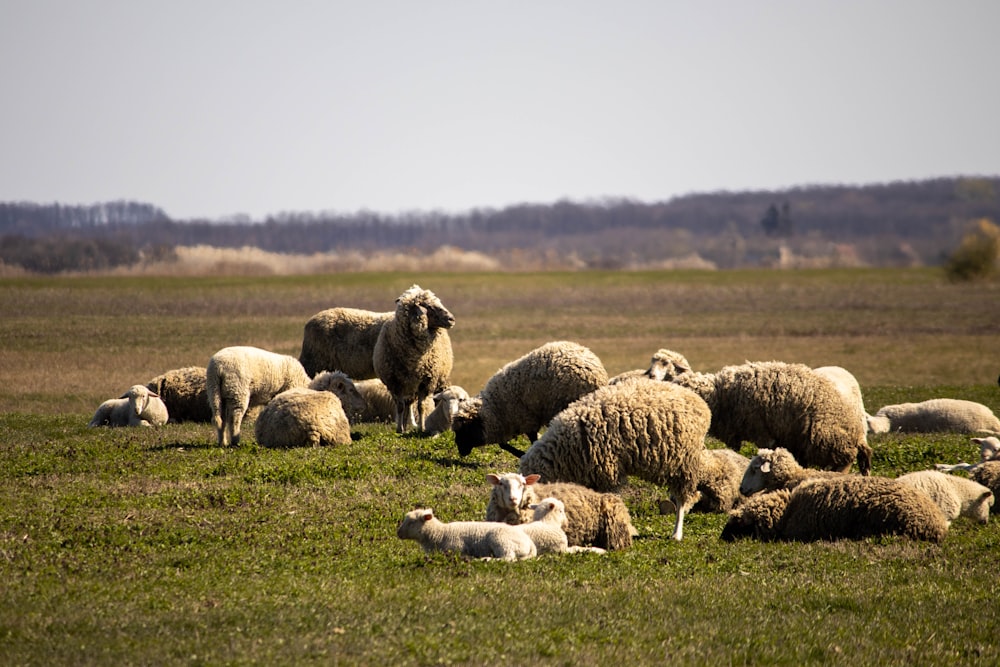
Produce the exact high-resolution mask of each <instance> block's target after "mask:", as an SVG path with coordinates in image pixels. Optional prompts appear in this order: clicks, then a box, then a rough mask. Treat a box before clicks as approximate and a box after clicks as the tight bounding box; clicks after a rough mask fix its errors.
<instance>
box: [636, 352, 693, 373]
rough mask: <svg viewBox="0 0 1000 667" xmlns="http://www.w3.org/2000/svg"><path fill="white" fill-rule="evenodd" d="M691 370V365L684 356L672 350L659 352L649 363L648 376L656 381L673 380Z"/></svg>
mask: <svg viewBox="0 0 1000 667" xmlns="http://www.w3.org/2000/svg"><path fill="white" fill-rule="evenodd" d="M690 370H691V364H689V363H688V360H687V359H685V358H684V356H683V355H681V354H679V353H677V352H674V351H672V350H657V351H656V354H654V355H653V358H652V359H651V360H650V362H649V370H648V371H646V375H648V376H649V377H650V378H652V379H654V380H660V381H663V380H673V379H674V378H675V377H677V376H678V375H681V374H683V373H687V372H688V371H690Z"/></svg>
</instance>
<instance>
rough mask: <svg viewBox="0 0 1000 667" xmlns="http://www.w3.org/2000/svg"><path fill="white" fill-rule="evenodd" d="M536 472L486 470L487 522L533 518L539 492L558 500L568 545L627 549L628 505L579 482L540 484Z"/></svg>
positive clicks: (629, 533) (631, 532)
mask: <svg viewBox="0 0 1000 667" xmlns="http://www.w3.org/2000/svg"><path fill="white" fill-rule="evenodd" d="M539 478H540V475H527V476H521V475H519V474H518V473H516V472H509V473H503V474H500V475H497V474H493V473H490V474H488V475H486V479H487V481H488V482H490V484H491V485H492V486H493V489H492V491H490V500H489V503H488V504H487V505H486V520H487V521H502V522H504V523H509V524H511V525H518V524H524V523H527V522H529V521H531V520H532V519H533V516H534V513H533V511H532V508H531V506H532V505H533V504H535V503H537V502H538V496H539V495H542V496H543V497H544V496H548V497H553V498H557V499H559V500H560V501H562V503H563V505H564V511H565V512H566V525H564V526H563V530H564V531H565V532H566V538H567V540H568V541H569V544H570V545H571V546H590V545H593V546H596V547H601V548H603V549H608V550H619V549H627V548H629V547H631V546H632V538H633V537H634V536H635V535H637V534H638V533H637V531H636V530H635V528H633V527H632V519H631V517H630V515H629V511H628V507H627V506H626V505H625V502H624V501H623V500H622V499H621V497H620V496H618V495H617V494H614V493H599V492H597V491H594V490H592V489H588V488H587V487H585V486H581V485H579V484H572V483H568V482H562V483H560V482H556V483H553V484H540V483H538V480H539Z"/></svg>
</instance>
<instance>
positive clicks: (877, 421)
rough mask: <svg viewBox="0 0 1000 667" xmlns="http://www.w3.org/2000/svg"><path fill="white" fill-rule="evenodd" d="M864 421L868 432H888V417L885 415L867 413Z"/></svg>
mask: <svg viewBox="0 0 1000 667" xmlns="http://www.w3.org/2000/svg"><path fill="white" fill-rule="evenodd" d="M865 421H866V422H868V432H869V433H888V432H889V426H890V424H889V418H888V417H886V416H885V415H881V414H874V415H867V416H866V417H865Z"/></svg>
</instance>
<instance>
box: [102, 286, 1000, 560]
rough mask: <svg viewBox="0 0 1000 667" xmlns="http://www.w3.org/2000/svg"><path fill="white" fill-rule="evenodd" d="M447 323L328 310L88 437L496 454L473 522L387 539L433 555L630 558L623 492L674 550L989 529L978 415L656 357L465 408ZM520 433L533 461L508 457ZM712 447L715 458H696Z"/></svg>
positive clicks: (485, 395)
mask: <svg viewBox="0 0 1000 667" xmlns="http://www.w3.org/2000/svg"><path fill="white" fill-rule="evenodd" d="M454 324H455V317H454V316H453V315H452V313H451V312H449V311H448V309H447V308H445V307H444V305H443V304H442V303H441V301H440V299H439V298H438V297H437V296H436V295H435V294H434V293H433V292H431V291H429V290H425V289H422V288H420V287H419V286H418V285H414V286H412V287H411V288H409V289H408V290H406V291H405V292H403V293H402V294H401V295H400V296H399V297H398V298H397V299H396V308H395V310H393V311H388V312H372V311H367V310H359V309H355V308H330V309H327V310H324V311H321V312H319V313H317V314H316V315H314V316H313V317H312V318H310V319H309V320H308V322H307V323H306V325H305V328H304V332H303V339H302V351H301V354H300V356H299V357H298V358H295V357H292V356H289V355H283V354H276V353H273V352H269V351H267V350H262V349H259V348H256V347H250V346H237V347H227V348H223V349H221V350H219V351H217V352H216V353H215V354H213V355H212V356H211V358H210V359H209V360H208V364H207V366H206V367H197V366H195V367H188V368H181V369H176V370H171V371H168V372H166V373H164V374H162V375H159V376H157V377H155V378H153V379H152V380H150V381H149V382H148V383H146V384H145V385H143V384H137V385H134V386H132V387H130V388H129V390H128V391H127V392H126V393H125V394H124V395H123V396H122V397H120V398H117V399H111V400H109V401H105V402H104V403H102V404H101V406H100V407H99V408H98V409H97V412H96V413H95V415H94V418H93V419H92V420H91V422H90V425H91V426H159V425H162V424H165V423H166V422H167V421H168V419H169V420H171V421H196V422H210V423H212V424H213V426H214V428H215V432H216V435H217V439H218V444H219V445H220V446H235V445H238V444H239V439H240V430H241V425H242V422H243V420H244V418H245V417H246V416H247V414H248V412H250V411H252V410H258V412H257V413H256V417H255V418H254V435H255V437H256V439H257V441H258V443H259V444H261V445H262V446H265V447H297V446H332V445H344V444H348V443H350V441H351V425H352V424H355V423H359V422H367V421H382V422H390V423H393V424H394V425H395V427H396V431H397V432H398V433H403V432H405V431H408V430H411V429H415V430H417V431H418V432H421V433H425V434H429V435H436V434H438V433H441V432H443V431H446V430H452V431H453V432H454V437H455V444H456V446H457V448H458V452H459V454H460V455H462V456H467V455H468V454H470V453H471V452H472V450H473V449H474V448H476V447H481V446H485V445H489V444H495V445H497V446H499V447H501V448H503V449H505V450H506V451H508V452H510V453H512V454H513V455H514V456H516V457H517V459H518V466H517V468H518V469H517V472H507V473H498V474H490V475H487V481H488V482H489V483H490V485H491V487H492V490H491V493H490V498H489V502H488V505H487V508H486V513H485V520H483V521H456V522H451V523H446V522H442V521H440V520H439V519H438V518H437V517H436V516H435V515H434V513H433V511H432V510H430V509H427V508H424V509H418V510H413V511H411V512H409V513H407V514H406V515H405V517H404V518H403V520H402V522H401V523H400V524H399V527H398V529H397V535H398V536H399V537H400V538H402V539H412V540H416V541H418V542H419V543H420V544H421V546H422V547H423V548H424V549H426V550H428V551H434V550H444V551H455V552H459V553H461V554H463V555H465V556H467V557H473V558H497V559H501V560H519V559H522V558H530V557H533V556H536V555H539V554H543V553H566V552H572V551H591V552H596V553H603V552H604V551H606V550H619V549H625V548H628V547H629V546H631V544H632V539H633V537H634V536H635V535H636V534H637V533H636V530H635V528H634V527H633V526H632V523H631V519H630V516H629V511H628V508H627V507H626V504H625V502H624V501H623V500H622V497H621V496H619V495H618V493H617V492H619V491H620V490H621V489H622V487H623V486H625V485H626V484H627V481H628V478H629V477H636V478H639V479H642V480H646V481H648V482H650V483H652V484H655V485H657V486H659V487H661V488H663V489H664V490H666V491H667V492H668V493H669V498H670V500H669V502H664V504H663V505H662V506H663V507H664V511H673V512H674V513H675V516H676V521H675V524H674V530H673V538H674V539H677V540H680V539H682V538H683V531H684V517H685V515H686V513H688V512H690V511H708V512H723V513H727V514H728V515H729V516H728V521H727V523H726V525H725V528H724V529H723V532H722V538H723V539H735V538H738V537H753V538H756V539H761V540H779V539H781V540H825V539H840V538H850V539H857V538H863V537H867V536H877V535H886V534H895V535H903V536H907V537H911V538H914V539H921V540H931V541H940V540H942V539H943V538H944V536H945V534H946V532H947V530H948V527H949V525H950V523H951V522H952V521H953V520H955V519H956V518H958V517H959V516H966V517H970V518H972V519H974V520H977V521H979V522H982V523H985V522H986V521H987V519H988V516H989V513H990V512H991V511H992V508H993V506H994V495H995V494H996V493H1000V490H998V482H1000V439H998V438H997V437H996V436H997V435H1000V420H998V419H997V417H996V416H995V415H994V414H993V413H992V411H991V410H990V409H989V408H988V407H986V406H984V405H981V404H979V403H974V402H971V401H963V400H957V399H945V398H941V399H933V400H930V401H925V402H923V403H904V404H899V405H891V406H885V407H883V408H881V409H880V410H879V411H877V412H876V413H875V414H874V415H870V414H868V413H867V412H866V410H865V408H864V402H863V400H862V397H861V390H860V387H859V386H858V383H857V380H856V379H855V378H854V377H853V375H851V374H850V373H849V372H848V371H846V370H845V369H843V368H840V367H836V366H832V367H831V366H828V367H823V368H816V369H813V368H809V367H807V366H805V365H802V364H790V363H782V362H777V361H768V362H746V363H744V364H740V365H734V366H726V367H724V368H721V369H719V370H717V371H716V372H714V373H706V372H696V371H694V370H693V369H692V367H691V365H690V364H689V363H688V361H687V359H685V358H684V356H683V355H681V354H679V353H677V352H675V351H672V350H667V349H661V350H658V351H656V352H655V353H654V354H653V355H652V358H651V360H650V364H649V366H648V367H647V368H642V369H636V370H633V371H628V372H626V373H622V374H620V375H617V376H614V377H609V376H608V374H607V372H606V370H605V368H604V365H603V364H602V363H601V360H600V359H599V358H598V357H597V355H595V354H594V353H593V352H592V351H591V350H589V349H587V348H586V347H584V346H582V345H579V344H577V343H574V342H570V341H554V342H550V343H547V344H545V345H542V346H540V347H539V348H537V349H535V350H532V351H530V352H528V353H527V354H525V355H524V356H522V357H520V358H518V359H515V360H513V361H511V362H510V363H508V364H506V365H505V366H504V367H503V368H501V369H500V370H499V371H497V373H495V374H494V375H493V376H492V377H491V378H490V379H489V380H488V381H487V382H486V383H485V385H484V386H483V388H482V389H481V390H480V391H479V392H478V393H477V394H475V395H471V396H470V395H469V393H468V392H466V391H465V390H464V389H463V388H462V387H459V386H457V385H452V384H450V381H451V380H450V377H451V371H452V364H453V356H452V348H451V340H450V338H449V334H448V330H449V329H450V328H452V327H453V326H454ZM888 431H908V432H934V431H951V432H962V433H970V434H975V433H979V434H981V435H984V436H985V437H977V438H973V441H974V442H976V443H977V444H979V445H980V449H981V460H980V461H979V462H978V463H976V464H972V465H970V464H966V463H959V464H954V465H943V464H942V465H939V466H938V468H939V469H937V470H928V471H918V472H914V473H910V474H907V475H902V476H900V477H898V478H894V479H891V478H886V477H878V476H872V475H871V474H870V471H871V458H872V449H871V447H870V446H869V444H868V439H867V434H868V433H869V432H872V433H882V432H888ZM522 435H523V436H527V438H528V440H529V441H530V442H531V443H532V444H531V446H530V447H529V448H528V449H527V450H526V451H522V450H520V449H518V448H517V447H515V446H514V445H513V444H511V443H512V441H514V440H515V439H516V438H518V437H519V436H522ZM708 436H712V437H714V438H716V439H718V440H720V441H721V442H722V443H723V444H725V445H726V446H727V448H725V449H710V448H707V447H706V445H705V441H706V438H707V437H708ZM744 442H750V443H753V444H755V445H756V446H757V447H758V450H757V453H756V455H755V456H754V457H753V458H752V459H747V457H744V456H742V455H741V454H740V453H739V450H740V449H741V447H742V446H743V443H744ZM854 465H856V466H857V473H851V470H852V467H853V466H854ZM955 470H961V471H966V472H968V474H969V477H963V476H958V475H953V474H951V473H952V472H953V471H955ZM666 507H671V508H672V510H666V509H665V508H666Z"/></svg>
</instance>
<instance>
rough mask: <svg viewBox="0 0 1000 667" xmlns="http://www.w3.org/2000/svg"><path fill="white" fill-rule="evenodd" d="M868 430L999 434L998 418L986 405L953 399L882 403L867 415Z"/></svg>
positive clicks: (880, 431)
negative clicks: (894, 403) (892, 403)
mask: <svg viewBox="0 0 1000 667" xmlns="http://www.w3.org/2000/svg"><path fill="white" fill-rule="evenodd" d="M868 429H869V430H870V431H871V432H872V433H889V432H890V431H901V432H904V433H939V432H950V433H975V432H976V431H985V432H991V433H994V434H996V433H1000V419H997V416H996V415H995V414H993V411H992V410H990V409H989V408H988V407H987V406H985V405H983V404H982V403H976V402H975V401H964V400H961V399H957V398H932V399H930V400H927V401H922V402H919V403H898V404H896V405H886V406H883V407H882V408H880V409H879V411H878V412H876V413H875V414H874V415H873V416H870V417H869V418H868Z"/></svg>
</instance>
